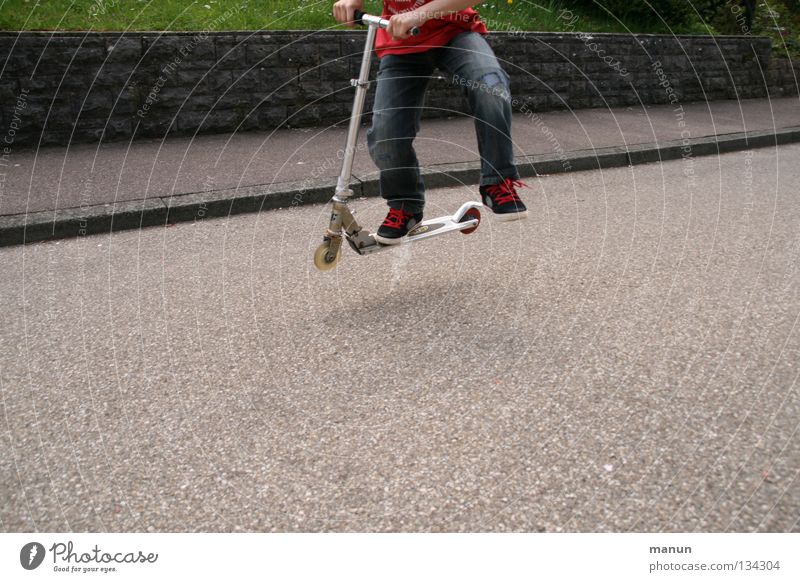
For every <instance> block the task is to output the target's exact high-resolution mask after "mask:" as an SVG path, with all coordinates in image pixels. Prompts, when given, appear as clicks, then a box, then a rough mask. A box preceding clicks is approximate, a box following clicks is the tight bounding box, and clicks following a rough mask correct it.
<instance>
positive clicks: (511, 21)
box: [0, 0, 702, 32]
mask: <svg viewBox="0 0 800 582" xmlns="http://www.w3.org/2000/svg"><path fill="white" fill-rule="evenodd" d="M332 5H333V0H234V1H232V0H196V1H194V2H186V1H185V0H184V1H181V0H50V1H43V0H40V1H36V0H0V30H189V31H201V30H267V29H275V30H287V29H289V30H291V29H309V30H323V29H330V28H340V27H338V26H336V23H335V22H334V20H333V17H332V16H331V6H332ZM380 6H381V2H380V1H379V0H366V1H365V2H364V7H365V10H366V11H368V12H372V13H376V12H378V11H379V10H380ZM476 8H477V9H478V11H479V12H480V14H481V16H482V17H483V18H484V20H486V21H487V23H488V24H489V28H490V29H492V30H498V31H514V30H538V31H569V30H581V31H586V32H628V29H627V28H626V27H625V26H624V25H623V24H622V23H620V22H618V21H617V20H615V19H614V18H612V17H610V16H607V15H598V14H597V13H592V14H591V15H589V14H585V13H581V11H580V10H578V9H576V8H573V9H572V10H573V12H574V13H575V15H576V16H578V21H577V23H573V25H572V26H570V25H569V23H568V21H567V20H566V19H564V18H560V17H559V13H560V11H561V10H562V4H561V3H560V2H559V1H558V0H514V1H513V2H511V3H509V2H508V1H507V0H493V1H486V2H481V3H479V4H478V5H477V6H476ZM629 24H630V23H629ZM632 31H633V32H667V30H666V29H665V28H659V27H658V26H655V25H637V26H635V27H634V26H632ZM674 32H702V31H700V30H691V29H685V30H675V31H674Z"/></svg>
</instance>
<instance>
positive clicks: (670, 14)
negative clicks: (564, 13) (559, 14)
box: [565, 0, 698, 26]
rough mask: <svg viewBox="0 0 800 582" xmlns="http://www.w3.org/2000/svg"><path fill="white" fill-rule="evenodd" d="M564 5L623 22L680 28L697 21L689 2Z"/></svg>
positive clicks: (602, 0) (600, 0)
mask: <svg viewBox="0 0 800 582" xmlns="http://www.w3.org/2000/svg"><path fill="white" fill-rule="evenodd" d="M565 4H567V5H569V6H578V7H581V8H585V9H587V10H592V11H597V12H602V13H605V14H608V13H611V15H613V16H614V17H616V18H619V19H620V20H622V21H623V22H642V23H648V24H663V23H666V24H667V26H681V25H685V24H688V23H690V22H692V21H693V20H698V18H697V14H696V13H695V11H694V9H693V8H692V6H693V4H692V2H690V0H647V1H646V0H565Z"/></svg>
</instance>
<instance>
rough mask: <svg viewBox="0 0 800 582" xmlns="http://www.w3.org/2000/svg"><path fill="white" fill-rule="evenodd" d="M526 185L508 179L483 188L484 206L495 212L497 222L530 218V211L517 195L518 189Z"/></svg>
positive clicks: (481, 190) (481, 188) (481, 189)
mask: <svg viewBox="0 0 800 582" xmlns="http://www.w3.org/2000/svg"><path fill="white" fill-rule="evenodd" d="M525 185H526V184H524V183H522V182H520V181H519V180H513V179H511V178H506V179H505V180H503V181H502V182H500V183H499V184H492V185H491V186H481V187H480V192H481V198H482V200H483V205H484V206H486V207H488V208H490V209H491V211H492V212H494V217H495V219H497V220H519V219H521V218H527V217H528V209H527V208H525V204H523V202H522V200H521V199H520V197H519V194H517V188H521V187H522V186H525Z"/></svg>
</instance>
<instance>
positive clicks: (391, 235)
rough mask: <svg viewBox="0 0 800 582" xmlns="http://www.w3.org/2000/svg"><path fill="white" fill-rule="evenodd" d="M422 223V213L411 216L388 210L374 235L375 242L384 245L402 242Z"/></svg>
mask: <svg viewBox="0 0 800 582" xmlns="http://www.w3.org/2000/svg"><path fill="white" fill-rule="evenodd" d="M420 222H422V212H417V213H416V214H412V213H410V212H406V211H405V210H401V209H399V208H390V209H389V214H387V215H386V220H384V221H383V224H382V225H381V227H380V228H379V229H378V232H377V233H375V240H377V241H378V242H379V243H381V244H385V245H396V244H400V243H401V242H403V238H405V236H406V235H407V234H408V233H409V231H410V230H412V229H413V228H414V227H415V226H417V225H418V224H419V223H420Z"/></svg>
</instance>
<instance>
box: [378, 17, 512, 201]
mask: <svg viewBox="0 0 800 582" xmlns="http://www.w3.org/2000/svg"><path fill="white" fill-rule="evenodd" d="M436 68H439V70H441V71H442V72H444V73H445V74H447V75H448V76H450V77H451V80H452V82H453V84H455V85H457V86H459V87H461V89H462V90H463V91H464V94H465V95H466V97H467V99H468V101H469V106H470V112H471V114H472V116H473V117H474V119H475V132H476V134H477V137H478V151H479V153H480V156H481V185H482V186H485V185H489V184H497V183H499V182H502V181H503V180H504V179H505V178H513V179H519V173H518V172H517V167H516V166H515V165H514V150H513V147H512V144H511V95H510V92H509V78H508V75H507V74H506V72H505V71H504V70H503V69H502V67H501V66H500V63H498V62H497V58H496V57H495V55H494V52H493V51H492V49H491V47H490V46H489V44H488V43H487V42H486V40H485V39H484V38H483V36H481V35H480V34H478V33H475V32H464V33H462V34H460V35H458V36H457V37H455V38H454V39H453V40H452V41H450V43H448V44H447V45H446V46H443V47H438V48H434V49H431V50H429V51H426V52H421V53H411V54H405V55H385V56H384V57H383V58H382V59H381V61H380V68H379V70H378V88H377V91H376V93H375V105H374V107H373V113H372V127H370V129H369V131H368V132H367V144H368V146H369V153H370V156H371V157H372V160H373V161H374V162H375V165H376V166H378V168H379V169H380V187H381V196H383V197H384V198H385V199H386V200H387V202H388V204H389V206H390V207H392V208H402V209H403V210H405V211H406V212H414V213H416V212H421V211H422V208H423V206H424V204H425V185H424V184H423V182H422V177H421V175H420V171H419V162H418V161H417V155H416V153H415V152H414V146H413V142H414V138H415V137H416V135H417V132H418V131H419V122H420V116H421V115H422V108H423V99H424V96H425V89H426V87H427V85H428V80H429V78H430V76H431V74H432V73H433V71H434V70H435V69H436ZM442 145H443V147H446V146H445V145H444V144H442Z"/></svg>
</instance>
